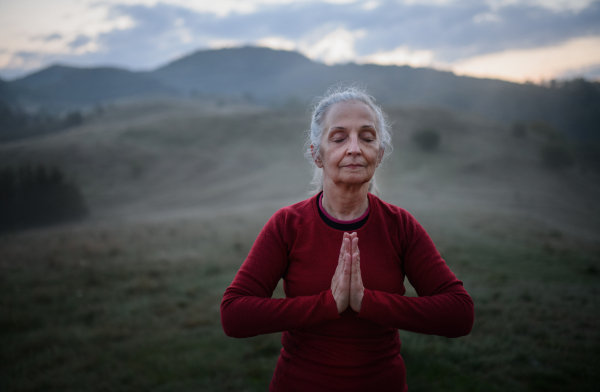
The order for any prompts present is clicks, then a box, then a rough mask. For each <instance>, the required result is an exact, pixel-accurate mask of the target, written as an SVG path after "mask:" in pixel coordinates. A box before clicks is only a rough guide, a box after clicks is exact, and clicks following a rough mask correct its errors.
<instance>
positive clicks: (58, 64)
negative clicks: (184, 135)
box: [0, 45, 600, 87]
mask: <svg viewBox="0 0 600 392" xmlns="http://www.w3.org/2000/svg"><path fill="white" fill-rule="evenodd" d="M243 48H259V49H261V48H262V49H269V50H273V51H280V52H290V53H296V54H299V55H301V56H303V57H305V58H306V59H308V60H309V61H312V62H315V63H320V64H322V65H325V66H328V67H331V66H336V65H345V64H356V65H377V66H383V67H385V66H391V67H410V68H413V69H420V68H421V69H431V70H434V71H438V72H448V73H451V74H453V75H455V76H458V77H468V78H475V79H484V80H485V79H488V80H498V81H503V82H508V83H516V84H534V85H537V86H542V87H547V86H548V84H549V83H550V82H552V81H559V82H560V81H571V80H575V79H584V80H587V81H589V82H594V83H600V77H599V78H595V79H593V78H585V77H583V76H574V77H571V78H561V79H548V80H539V81H530V80H526V81H522V82H519V81H514V80H506V79H500V78H494V77H486V76H476V75H475V76H473V75H467V74H459V73H456V72H454V71H453V70H451V69H443V68H442V69H440V68H436V67H434V66H429V67H428V66H421V67H419V66H412V65H409V64H401V65H396V64H377V63H367V62H362V63H360V62H354V61H348V62H345V63H336V64H327V63H325V62H322V61H318V60H313V59H310V58H308V57H306V56H305V55H304V54H303V53H300V52H298V51H296V50H285V49H273V48H269V47H265V46H256V45H241V46H229V47H223V48H215V49H210V48H198V49H196V50H193V51H191V52H189V53H186V54H183V55H182V56H180V57H178V58H176V59H173V60H170V61H167V62H165V63H162V64H159V65H157V66H155V67H153V68H148V69H132V68H127V67H123V66H119V65H113V64H91V65H83V66H82V65H78V64H69V63H68V62H56V63H51V64H48V65H45V66H43V67H41V68H39V69H34V70H31V71H30V72H27V73H25V74H23V75H19V76H16V77H12V78H4V77H2V76H1V75H0V80H3V81H4V82H13V81H17V80H20V79H24V78H27V77H29V76H31V75H34V74H36V73H39V72H43V71H44V70H46V69H49V68H52V67H65V68H75V69H100V68H110V69H119V70H124V71H128V72H133V73H141V72H153V71H156V70H158V69H161V68H163V67H166V66H168V65H169V64H172V63H175V62H177V61H179V60H182V59H184V58H186V57H190V56H192V55H194V54H196V53H199V52H210V51H219V50H229V49H243Z"/></svg>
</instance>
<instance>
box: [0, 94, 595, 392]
mask: <svg viewBox="0 0 600 392" xmlns="http://www.w3.org/2000/svg"><path fill="white" fill-rule="evenodd" d="M386 112H387V113H388V114H389V117H390V119H391V121H392V122H393V123H394V133H393V142H394V146H395V151H394V153H393V154H392V155H391V156H390V160H389V161H388V162H387V163H386V164H384V166H383V167H380V168H379V169H378V176H379V179H378V181H379V186H380V188H381V193H380V197H381V198H382V199H383V200H385V201H387V202H391V203H393V204H395V205H398V206H400V207H402V208H405V209H407V210H408V211H409V212H410V213H411V214H413V215H414V216H415V217H416V219H417V220H418V221H419V222H420V223H421V224H422V225H423V226H424V227H425V228H426V230H427V232H428V233H429V234H430V236H431V237H432V238H433V240H434V242H435V244H436V247H437V248H438V250H439V251H440V253H441V254H442V256H443V257H444V259H445V260H446V262H447V264H448V266H449V267H450V268H451V270H452V271H453V272H454V273H455V274H456V276H457V277H458V278H459V279H460V280H461V281H462V282H463V284H464V286H465V288H466V289H467V291H468V292H469V294H470V295H471V297H472V298H473V301H474V303H475V309H476V318H475V325H474V327H473V331H472V332H471V334H470V335H469V336H467V337H463V338H460V339H448V338H445V337H439V336H430V335H424V334H416V333H411V332H408V331H405V330H401V331H400V332H399V333H400V334H401V339H402V357H403V360H404V361H405V363H406V367H407V374H408V379H407V383H408V385H409V386H410V388H411V390H413V391H429V390H445V391H451V392H455V391H465V390H473V391H493V390H511V391H513V390H514V391H539V390H544V391H557V392H558V391H563V390H565V389H566V390H577V391H595V390H596V389H597V385H598V382H599V376H598V372H597V371H596V370H597V369H596V368H597V366H595V365H596V363H597V359H598V352H600V351H599V342H600V332H599V331H600V329H599V328H598V316H597V315H598V314H600V313H599V310H600V291H599V290H598V281H599V278H600V273H599V271H600V264H599V260H600V258H599V257H598V255H600V249H599V246H598V244H600V208H599V206H598V203H597V200H598V198H599V197H600V187H599V186H598V184H600V182H599V181H598V175H597V174H594V173H592V172H586V173H584V172H583V171H581V170H580V168H579V167H574V168H571V169H568V170H562V171H556V170H548V169H547V168H545V167H544V166H543V165H542V164H541V161H540V157H539V152H540V151H539V148H540V146H541V144H542V142H543V140H542V139H541V138H539V137H538V135H530V136H528V137H520V136H515V134H514V133H513V132H512V131H511V130H510V129H509V128H507V127H506V126H504V125H503V124H500V123H497V122H494V121H490V120H489V119H487V118H485V117H483V116H480V115H473V114H464V113H456V112H452V111H449V110H443V109H432V108H424V107H411V108H406V107H397V106H393V107H388V108H386ZM308 120H309V119H308V118H307V115H306V112H305V110H304V109H298V110H297V109H294V110H292V109H273V108H265V107H259V106H251V105H238V106H234V105H221V106H219V105H218V103H212V104H211V103H210V102H209V101H191V100H177V99H173V98H170V99H161V100H153V101H150V100H147V101H145V102H139V101H138V102H128V103H121V104H117V105H111V106H109V107H107V108H106V109H105V110H104V111H103V112H102V113H99V112H96V113H94V114H93V115H92V114H90V115H89V116H88V118H87V121H86V122H85V123H84V124H82V125H80V126H78V127H73V128H71V129H69V130H66V131H64V132H61V133H56V134H49V135H44V136H40V137H37V138H30V139H23V140H20V141H12V142H8V143H4V144H1V145H0V168H1V167H3V166H5V165H16V164H20V163H24V162H35V163H42V164H54V165H56V166H58V167H59V168H60V169H61V170H62V171H64V172H65V173H66V174H67V177H68V178H69V179H72V180H74V181H75V182H76V183H78V184H79V185H80V187H81V189H82V192H83V195H84V197H85V199H86V201H87V205H88V207H89V209H90V212H91V217H90V218H89V219H88V220H87V221H83V222H78V223H75V224H69V225H63V226H55V227H48V228H43V229H35V230H29V231H23V232H17V233H10V234H6V235H3V236H0V279H1V282H2V284H0V297H1V298H2V301H3V302H2V303H3V313H2V314H3V317H2V318H1V319H0V331H2V333H1V334H0V356H1V357H2V358H10V360H9V361H6V366H3V367H1V368H0V385H2V386H4V388H2V390H61V391H81V390H90V391H105V390H115V389H116V390H157V389H160V390H162V391H179V392H180V391H197V390H209V391H232V390H247V391H264V390H266V389H267V388H268V385H269V381H270V379H271V377H272V374H273V368H274V367H275V363H276V361H277V357H278V355H279V350H280V348H281V344H280V340H281V335H280V334H279V333H277V334H268V335H261V336H257V337H254V338H249V339H231V338H228V337H226V336H225V334H224V333H223V329H222V326H221V322H220V314H219V304H220V302H221V300H222V297H223V292H224V291H225V289H226V287H227V286H228V285H229V284H230V283H231V281H232V280H233V279H234V276H235V274H236V272H237V270H238V269H239V266H240V264H241V263H242V262H243V260H244V259H245V257H246V255H247V254H248V250H249V249H250V246H251V245H252V243H253V241H254V239H255V238H256V236H257V235H258V233H259V231H260V229H261V227H262V226H263V225H264V223H265V222H266V220H267V219H268V218H269V217H270V216H271V215H272V214H273V213H274V212H275V211H276V210H277V209H278V208H280V207H283V206H285V205H289V204H291V203H294V202H296V201H299V200H302V199H305V198H306V197H307V196H308V195H307V185H308V181H309V178H310V175H309V172H308V165H307V163H306V162H304V158H303V156H302V148H303V147H302V146H303V144H304V143H303V142H304V133H303V132H304V130H305V129H306V128H307V127H308V124H309V122H308ZM422 128H433V129H436V130H437V131H438V132H439V134H440V144H439V147H438V149H437V150H436V151H432V152H425V151H421V150H420V149H418V148H417V147H416V145H415V144H414V143H413V142H412V137H411V136H412V134H413V132H414V131H416V130H419V129H422ZM361 238H365V237H361ZM367 238H368V237H367ZM364 240H367V239H364ZM373 261H374V260H370V261H368V260H364V262H373ZM375 262H376V261H375ZM409 278H410V277H409ZM398 284H399V285H400V284H403V285H404V286H405V287H406V289H407V292H406V295H407V296H409V297H411V296H412V297H414V296H416V295H417V294H416V292H415V290H414V289H413V288H412V287H411V285H410V279H405V280H404V281H403V282H398ZM282 286H283V285H282V284H281V282H280V285H279V286H278V287H277V288H276V289H275V292H274V294H273V297H274V298H280V297H283V296H284V295H285V294H284V290H283V287H282ZM557 352H560V355H557ZM174 353H176V354H174ZM432 353H434V355H432ZM174 355H177V358H178V360H177V362H176V366H173V363H174V361H173V357H174ZM74 374H77V377H74V376H73V375H74ZM440 374H443V377H440Z"/></svg>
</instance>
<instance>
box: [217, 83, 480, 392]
mask: <svg viewBox="0 0 600 392" xmlns="http://www.w3.org/2000/svg"><path fill="white" fill-rule="evenodd" d="M388 128H389V126H388V125H387V123H386V118H385V115H384V113H383V112H382V110H381V109H380V108H379V106H377V105H376V104H375V102H374V100H373V99H372V98H371V97H370V96H368V95H367V94H366V93H364V92H363V91H362V90H360V89H356V88H348V89H345V90H337V91H333V92H329V93H328V94H327V95H326V96H325V97H324V98H323V99H322V100H321V101H320V102H319V103H318V104H317V106H316V107H315V109H314V112H313V115H312V123H311V129H310V152H309V153H310V155H309V156H310V157H311V160H312V161H313V162H314V164H315V165H316V168H315V176H314V179H313V182H316V184H317V185H319V186H320V189H321V190H322V191H319V192H318V193H317V194H316V195H315V196H314V197H311V198H310V199H308V200H305V201H302V202H300V203H297V204H294V205H291V206H289V207H285V208H282V209H281V210H279V211H277V212H276V213H275V215H273V217H272V218H271V219H270V220H269V221H268V222H267V224H266V225H265V227H264V228H263V230H262V231H261V232H260V234H259V236H258V238H257V239H256V242H255V243H254V245H253V247H252V249H251V250H250V253H249V254H248V257H247V258H246V260H245V262H244V263H243V265H242V267H241V268H240V270H239V272H238V273H237V275H236V277H235V279H234V280H233V282H232V283H231V286H230V287H229V288H228V289H227V290H226V291H225V294H224V296H223V302H222V303H221V322H222V325H223V329H224V330H225V333H226V334H227V335H228V336H232V337H238V338H242V337H250V336H255V335H259V334H267V333H273V332H283V335H282V339H281V342H282V345H283V348H282V349H281V355H280V356H279V359H278V361H277V366H276V368H275V373H274V375H273V379H272V381H271V385H270V388H269V390H270V391H311V392H312V391H367V390H369V391H378V392H382V391H395V392H401V391H406V390H407V386H406V370H405V367H404V362H403V360H402V357H401V356H400V339H399V334H398V329H402V330H406V331H412V332H419V333H424V334H431V335H441V336H446V337H459V336H463V335H467V334H468V333H469V332H470V331H471V328H472V325H473V320H474V308H473V301H472V300H471V297H470V296H469V294H468V293H467V292H466V291H465V289H464V288H463V285H462V282H461V281H460V280H458V279H457V278H456V276H455V275H454V274H453V273H452V271H450V269H449V268H448V266H447V265H446V263H445V262H444V260H443V259H442V257H441V256H440V254H439V252H438V251H437V250H436V248H435V246H434V244H433V242H432V241H431V239H430V238H429V235H427V233H426V232H425V230H424V229H423V227H421V225H420V224H419V223H418V222H417V221H416V220H415V218H413V217H412V216H411V215H410V214H409V213H408V212H406V211H405V210H403V209H402V208H399V207H396V206H393V205H391V204H388V203H386V202H384V201H383V200H381V199H379V198H378V197H377V196H375V195H374V194H372V193H370V191H373V189H374V174H375V170H376V168H377V167H378V166H379V164H380V163H381V161H382V159H383V157H384V155H385V153H386V152H389V151H391V144H390V141H391V137H390V133H389V129H388ZM405 277H406V278H408V280H409V281H410V283H411V284H412V285H413V287H414V288H415V289H416V291H417V294H418V295H419V297H405V296H404V293H405V288H404V284H403V283H404V278H405ZM280 279H283V282H284V290H285V294H286V298H284V299H274V298H271V295H272V294H273V290H274V289H275V287H276V286H277V283H278V282H279V280H280Z"/></svg>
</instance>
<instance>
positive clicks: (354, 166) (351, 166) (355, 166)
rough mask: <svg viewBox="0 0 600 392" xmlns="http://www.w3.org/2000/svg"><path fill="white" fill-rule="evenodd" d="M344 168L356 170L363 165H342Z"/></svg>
mask: <svg viewBox="0 0 600 392" xmlns="http://www.w3.org/2000/svg"><path fill="white" fill-rule="evenodd" d="M344 167H347V168H349V169H357V168H359V167H363V165H359V164H356V165H344Z"/></svg>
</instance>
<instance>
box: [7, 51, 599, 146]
mask: <svg viewBox="0 0 600 392" xmlns="http://www.w3.org/2000/svg"><path fill="white" fill-rule="evenodd" d="M340 82H360V83H362V84H365V85H366V86H367V88H368V90H369V91H370V92H371V93H372V94H373V95H374V96H375V97H376V98H377V99H378V100H379V101H380V102H381V103H383V104H384V105H405V106H430V107H439V108H445V109H451V110H454V111H460V112H465V113H478V114H481V115H484V116H486V117H488V118H490V119H492V120H495V121H500V122H504V123H511V122H515V121H532V120H543V121H546V122H549V123H550V124H552V125H553V126H554V127H556V128H558V129H559V130H561V131H562V132H563V133H565V134H567V135H570V136H572V137H574V138H577V139H580V140H589V139H595V140H598V139H600V134H599V132H598V130H599V128H600V127H599V124H600V83H592V82H588V81H585V80H573V81H568V82H561V83H552V84H550V85H548V86H539V85H533V84H519V83H511V82H506V81H501V80H493V79H478V78H473V77H466V76H457V75H454V74H453V73H451V72H444V71H438V70H434V69H428V68H412V67H409V66H381V65H374V64H364V65H359V64H354V63H349V64H341V65H333V66H328V65H325V64H322V63H317V62H314V61H311V60H309V59H308V58H306V57H304V56H302V55H301V54H299V53H296V52H289V51H282V50H272V49H268V48H258V47H242V48H227V49H218V50H202V51H197V52H195V53H193V54H191V55H189V56H185V57H183V58H181V59H178V60H175V61H173V62H171V63H169V64H166V65H165V66H162V67H160V68H158V69H156V70H154V71H150V72H130V71H126V70H122V69H117V68H87V69H82V68H74V67H65V66H58V65H57V66H52V67H49V68H46V69H44V70H42V71H39V72H36V73H34V74H31V75H28V76H26V77H24V78H22V79H19V80H15V81H12V82H8V83H6V84H7V85H8V86H9V87H10V88H11V89H12V90H13V92H16V95H17V99H14V98H13V99H12V100H9V102H11V103H15V102H16V103H18V104H21V105H25V106H26V107H30V108H31V107H33V108H36V107H37V108H41V107H43V108H45V109H48V110H62V111H63V112H64V111H65V110H70V109H73V108H77V107H85V106H90V105H94V104H98V103H102V102H107V101H113V100H117V99H122V98H130V97H138V96H147V95H165V94H167V95H173V94H177V95H180V96H190V95H197V94H199V95H207V96H234V97H238V98H239V97H243V98H245V99H247V100H251V101H253V102H255V103H258V104H261V105H275V106H277V105H281V104H283V103H285V102H286V101H289V100H295V101H299V102H304V103H308V101H310V100H312V99H313V98H314V97H315V96H319V95H322V94H323V93H324V92H325V91H326V90H327V88H329V87H330V86H331V85H333V84H336V83H340ZM1 86H2V85H0V88H1ZM0 91H2V90H1V89H0ZM13 95H14V94H13ZM0 98H1V96H0Z"/></svg>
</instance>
